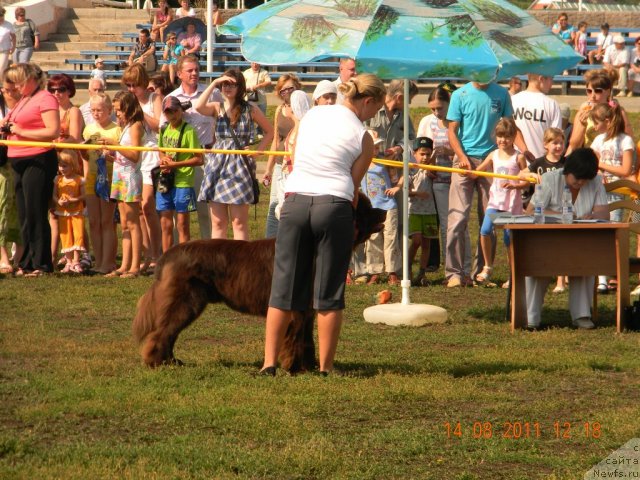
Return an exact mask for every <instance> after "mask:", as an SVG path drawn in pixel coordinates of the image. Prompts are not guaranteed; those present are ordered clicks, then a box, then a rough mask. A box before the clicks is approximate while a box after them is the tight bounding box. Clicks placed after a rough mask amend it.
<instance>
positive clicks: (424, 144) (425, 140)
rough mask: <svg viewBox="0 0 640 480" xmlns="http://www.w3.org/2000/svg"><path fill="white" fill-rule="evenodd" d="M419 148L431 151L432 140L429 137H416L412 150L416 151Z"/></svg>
mask: <svg viewBox="0 0 640 480" xmlns="http://www.w3.org/2000/svg"><path fill="white" fill-rule="evenodd" d="M419 148H430V149H432V150H433V140H431V139H430V138H429V137H418V138H416V141H415V142H414V144H413V149H414V150H418V149H419Z"/></svg>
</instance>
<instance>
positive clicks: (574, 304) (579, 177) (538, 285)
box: [525, 148, 609, 329]
mask: <svg viewBox="0 0 640 480" xmlns="http://www.w3.org/2000/svg"><path fill="white" fill-rule="evenodd" d="M565 185H566V186H568V187H569V190H570V191H571V197H572V201H573V211H574V215H575V217H576V218H581V219H596V218H597V219H602V220H608V219H609V209H608V206H607V194H606V192H605V189H604V185H603V183H602V178H601V177H600V175H598V158H597V157H596V154H595V153H594V152H593V150H591V149H590V148H579V149H577V150H574V151H573V153H571V155H569V156H568V157H567V159H566V161H565V164H564V168H561V169H558V170H553V171H550V172H547V173H545V174H544V175H542V178H541V183H540V188H539V189H538V190H539V191H538V192H537V193H536V194H535V195H534V197H533V198H532V200H531V203H529V210H530V211H532V210H533V205H535V204H536V203H537V202H536V196H537V195H541V197H542V204H543V205H544V209H545V213H549V214H552V213H555V214H557V213H561V212H562V193H563V191H564V188H565ZM540 248H544V249H552V248H553V245H540ZM576 248H580V245H576ZM551 280H552V278H551V276H549V277H526V279H525V287H526V297H527V326H528V328H530V329H536V328H539V327H540V316H541V313H542V304H543V302H544V295H545V293H546V291H547V286H548V285H549V282H550V281H551ZM594 282H595V277H569V311H570V313H571V320H572V323H573V326H574V327H577V328H594V327H595V325H594V324H593V321H592V320H591V304H592V303H593V286H594Z"/></svg>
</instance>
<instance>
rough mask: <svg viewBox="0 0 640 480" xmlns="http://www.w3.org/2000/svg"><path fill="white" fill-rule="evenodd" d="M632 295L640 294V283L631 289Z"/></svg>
mask: <svg viewBox="0 0 640 480" xmlns="http://www.w3.org/2000/svg"><path fill="white" fill-rule="evenodd" d="M631 295H640V285H638V286H637V287H636V288H634V289H633V290H632V291H631Z"/></svg>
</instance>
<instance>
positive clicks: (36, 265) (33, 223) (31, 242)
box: [4, 63, 60, 276]
mask: <svg viewBox="0 0 640 480" xmlns="http://www.w3.org/2000/svg"><path fill="white" fill-rule="evenodd" d="M5 77H6V79H7V80H8V81H10V82H11V83H13V84H15V85H16V87H18V89H19V91H20V94H21V95H22V98H21V99H20V101H19V102H18V103H17V104H16V106H15V107H14V109H13V110H12V111H11V114H10V115H9V117H8V118H7V119H6V121H5V124H4V128H5V129H6V130H7V131H8V132H9V136H8V139H9V140H22V141H36V142H51V141H53V140H55V139H56V138H58V136H59V135H60V113H59V111H58V100H56V98H55V97H54V96H53V95H52V94H51V93H49V92H48V91H47V90H46V89H45V76H44V73H43V72H42V70H41V69H40V67H38V66H37V65H35V64H32V63H20V64H18V65H15V66H13V67H11V68H9V69H8V70H7V72H6V73H5ZM8 156H9V161H10V162H11V166H12V167H13V170H14V173H15V179H14V180H15V181H14V184H15V188H16V204H17V207H18V218H19V220H20V230H21V234H22V242H23V244H24V252H23V254H22V257H21V258H20V261H19V263H18V266H19V269H18V270H17V272H16V275H25V276H40V275H42V274H43V273H44V272H52V271H53V263H52V260H51V229H50V227H49V221H48V215H47V214H48V208H49V202H50V200H51V199H52V198H53V179H54V177H55V176H56V173H57V171H58V157H57V155H56V152H55V150H54V149H53V148H50V147H23V146H20V147H15V146H11V147H9V151H8Z"/></svg>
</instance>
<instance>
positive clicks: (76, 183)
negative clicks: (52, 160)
mask: <svg viewBox="0 0 640 480" xmlns="http://www.w3.org/2000/svg"><path fill="white" fill-rule="evenodd" d="M78 162H79V156H78V153H77V152H76V151H75V150H62V151H60V152H59V153H58V170H59V172H60V174H59V175H58V176H56V178H55V179H54V181H53V183H54V185H53V201H54V203H55V214H56V218H57V219H58V231H59V232H60V243H61V244H62V253H63V254H64V256H65V257H66V259H67V263H66V265H65V267H64V269H63V270H62V273H69V272H74V273H82V267H81V266H80V252H84V251H85V248H84V215H83V210H84V179H83V178H82V177H81V176H80V175H78V174H77V173H76V170H75V167H76V166H77V165H78Z"/></svg>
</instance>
